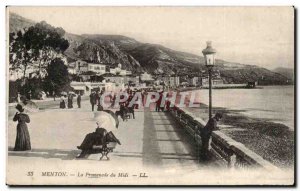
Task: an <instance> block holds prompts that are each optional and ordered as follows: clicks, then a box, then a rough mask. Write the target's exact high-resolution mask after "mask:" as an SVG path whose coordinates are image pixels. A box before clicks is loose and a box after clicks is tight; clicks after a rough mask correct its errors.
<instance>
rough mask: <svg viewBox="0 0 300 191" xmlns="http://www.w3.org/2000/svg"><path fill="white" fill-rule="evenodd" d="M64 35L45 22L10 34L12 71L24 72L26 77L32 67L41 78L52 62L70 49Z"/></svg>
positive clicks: (60, 30) (58, 29)
mask: <svg viewBox="0 0 300 191" xmlns="http://www.w3.org/2000/svg"><path fill="white" fill-rule="evenodd" d="M64 34H65V31H64V30H63V29H62V28H55V27H52V26H51V25H49V24H47V23H46V22H45V21H42V22H40V23H37V24H36V25H34V26H31V27H29V28H28V29H24V30H21V31H19V32H17V33H16V34H15V33H10V34H9V56H10V69H12V70H20V71H22V73H23V76H24V77H25V74H26V71H27V69H28V68H30V67H31V68H33V69H36V73H37V74H38V76H39V77H41V73H42V72H43V71H44V70H45V69H46V68H47V66H48V65H49V63H50V62H51V60H53V59H54V58H55V57H57V56H58V55H59V54H61V53H63V52H64V51H65V50H66V49H67V48H68V47H69V42H68V41H67V40H66V39H64V38H63V35H64Z"/></svg>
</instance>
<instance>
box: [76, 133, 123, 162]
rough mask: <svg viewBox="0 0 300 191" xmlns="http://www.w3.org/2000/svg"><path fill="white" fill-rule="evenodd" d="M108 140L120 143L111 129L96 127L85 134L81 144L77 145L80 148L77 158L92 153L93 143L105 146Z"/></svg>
mask: <svg viewBox="0 0 300 191" xmlns="http://www.w3.org/2000/svg"><path fill="white" fill-rule="evenodd" d="M109 142H117V143H118V144H119V145H121V143H120V141H119V139H117V138H116V136H115V135H114V134H113V133H112V132H111V131H110V132H107V131H106V129H104V128H99V127H97V128H96V130H95V132H93V133H89V134H87V135H86V136H85V138H84V140H83V142H82V143H81V145H80V146H77V148H78V149H81V150H82V151H81V153H80V155H79V156H77V158H85V157H86V156H87V155H89V154H92V153H93V152H92V150H93V146H94V145H97V146H99V145H102V148H106V147H107V143H109Z"/></svg>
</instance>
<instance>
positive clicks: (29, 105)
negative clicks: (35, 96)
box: [20, 100, 39, 112]
mask: <svg viewBox="0 0 300 191" xmlns="http://www.w3.org/2000/svg"><path fill="white" fill-rule="evenodd" d="M20 105H21V106H22V107H23V109H24V110H25V111H26V112H38V111H39V107H38V105H37V104H36V103H34V102H33V101H30V100H26V101H23V102H21V103H20Z"/></svg>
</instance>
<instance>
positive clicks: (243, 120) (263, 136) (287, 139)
mask: <svg viewBox="0 0 300 191" xmlns="http://www.w3.org/2000/svg"><path fill="white" fill-rule="evenodd" d="M188 110H189V111H190V112H193V113H194V114H195V115H196V116H197V117H200V118H202V119H203V120H204V121H207V120H208V107H207V105H205V104H202V103H201V104H200V108H189V109H188ZM216 112H221V113H223V118H222V120H221V121H220V123H219V126H220V127H219V128H220V131H221V132H223V133H225V134H226V135H228V136H229V137H231V138H232V139H234V140H236V141H238V142H241V143H242V144H244V145H245V146H246V147H247V148H249V149H250V150H252V151H254V152H255V153H257V154H258V155H260V156H262V157H263V158H264V159H266V160H267V161H270V162H271V163H273V164H274V165H276V166H278V167H280V168H293V167H294V154H295V153H294V152H295V151H294V147H295V145H294V144H295V143H294V131H292V130H291V129H290V128H289V127H288V126H286V125H284V124H281V123H275V122H271V121H270V120H268V119H260V118H251V117H248V116H245V115H243V114H241V113H240V111H239V110H230V109H227V108H213V113H216Z"/></svg>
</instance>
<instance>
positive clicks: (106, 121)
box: [94, 111, 116, 131]
mask: <svg viewBox="0 0 300 191" xmlns="http://www.w3.org/2000/svg"><path fill="white" fill-rule="evenodd" d="M94 120H95V121H97V123H98V126H99V127H102V128H104V129H106V130H107V131H113V130H115V129H116V120H115V119H114V117H113V116H112V115H111V114H109V113H107V112H104V111H98V112H95V113H94Z"/></svg>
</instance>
